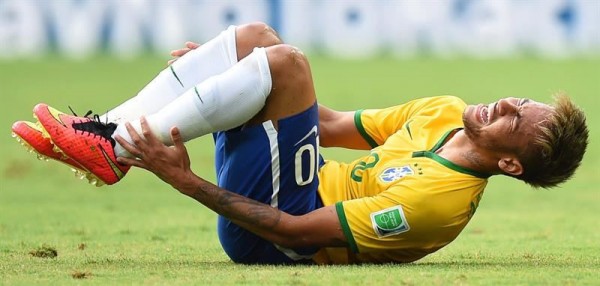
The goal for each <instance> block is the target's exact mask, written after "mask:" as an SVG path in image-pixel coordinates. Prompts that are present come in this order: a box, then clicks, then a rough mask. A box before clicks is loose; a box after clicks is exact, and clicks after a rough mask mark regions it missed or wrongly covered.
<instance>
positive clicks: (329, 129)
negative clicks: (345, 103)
mask: <svg viewBox="0 0 600 286" xmlns="http://www.w3.org/2000/svg"><path fill="white" fill-rule="evenodd" d="M319 128H320V130H319V132H320V135H319V144H320V145H321V146H323V147H342V148H348V149H358V150H370V149H371V146H369V143H367V141H366V140H365V139H364V138H363V137H362V136H361V134H360V133H359V132H358V129H356V125H355V124H354V111H336V110H333V109H331V108H328V107H326V106H323V105H319Z"/></svg>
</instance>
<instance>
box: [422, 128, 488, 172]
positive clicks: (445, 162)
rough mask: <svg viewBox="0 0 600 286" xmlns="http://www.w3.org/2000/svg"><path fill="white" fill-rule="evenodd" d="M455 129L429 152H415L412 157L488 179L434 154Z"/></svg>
mask: <svg viewBox="0 0 600 286" xmlns="http://www.w3.org/2000/svg"><path fill="white" fill-rule="evenodd" d="M455 130H456V129H452V130H450V131H448V132H446V133H445V134H444V135H443V136H442V138H441V139H440V140H439V141H438V142H437V143H436V144H435V146H433V148H431V150H429V151H417V152H413V154H412V157H413V158H416V157H427V158H430V159H433V160H434V161H436V162H438V163H440V164H442V165H444V166H446V167H447V168H450V169H452V170H454V171H457V172H459V173H463V174H467V175H471V176H475V177H478V178H482V179H487V178H489V177H490V175H487V174H484V173H480V172H477V171H474V170H471V169H468V168H464V167H461V166H459V165H456V164H454V163H452V162H450V161H448V160H446V159H445V158H442V157H440V155H438V154H436V153H435V152H436V151H437V150H438V149H440V147H442V145H443V144H444V142H446V139H447V138H448V136H449V135H450V133H452V132H454V131H455Z"/></svg>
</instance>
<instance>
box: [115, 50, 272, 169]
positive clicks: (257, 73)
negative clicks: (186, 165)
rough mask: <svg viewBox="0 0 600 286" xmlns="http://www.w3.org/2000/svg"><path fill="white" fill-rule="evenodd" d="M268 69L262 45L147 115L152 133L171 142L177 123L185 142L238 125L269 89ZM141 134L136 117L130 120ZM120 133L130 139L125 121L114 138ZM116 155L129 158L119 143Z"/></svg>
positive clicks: (262, 101)
mask: <svg viewBox="0 0 600 286" xmlns="http://www.w3.org/2000/svg"><path fill="white" fill-rule="evenodd" d="M271 85H272V82H271V72H270V70H269V62H268V60H267V53H266V50H265V48H255V49H254V51H253V52H252V53H251V54H250V55H248V56H247V57H245V58H244V59H242V60H241V61H240V62H239V63H237V64H236V65H234V66H233V67H231V68H230V69H229V70H227V71H225V72H224V73H222V74H220V75H217V76H213V77H211V78H209V79H207V80H206V81H204V82H202V83H200V84H199V85H197V86H195V87H194V88H192V89H190V90H188V91H187V92H185V93H184V94H183V95H181V96H180V97H178V98H177V99H175V100H174V101H173V102H171V103H170V104H168V105H167V106H165V107H164V108H163V109H161V110H160V111H158V112H157V113H155V114H152V115H149V116H148V117H147V121H148V125H149V126H150V129H151V130H152V132H153V133H154V134H156V135H157V136H158V138H159V139H160V140H161V141H162V142H163V143H165V144H168V145H171V144H172V141H171V133H170V131H171V128H172V127H173V126H177V127H178V128H179V130H180V132H181V135H182V138H183V140H184V141H188V140H190V139H193V138H197V137H200V136H202V135H205V134H209V133H212V132H215V131H223V130H229V129H231V128H234V127H237V126H240V125H242V124H244V123H245V122H247V121H248V120H250V119H251V118H252V117H254V115H256V114H257V113H258V112H259V111H260V110H261V109H262V108H263V106H264V105H265V101H266V99H267V96H268V95H269V93H270V92H271ZM131 124H132V125H133V127H134V128H135V129H136V131H137V132H138V133H139V134H141V125H140V121H139V120H134V121H131ZM117 134H118V135H120V136H121V137H123V138H124V139H125V140H127V141H129V142H132V140H131V137H130V136H129V133H128V132H127V129H126V128H125V125H124V124H119V126H117V129H116V130H115V133H114V134H113V137H114V136H115V135H117ZM115 154H116V155H117V156H125V157H131V154H129V152H127V151H126V150H125V149H124V148H123V147H122V146H121V145H119V144H117V145H116V146H115Z"/></svg>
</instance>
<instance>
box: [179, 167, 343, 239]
mask: <svg viewBox="0 0 600 286" xmlns="http://www.w3.org/2000/svg"><path fill="white" fill-rule="evenodd" d="M174 187H175V188H176V189H178V190H179V191H180V192H181V193H183V194H185V195H187V196H189V197H191V198H193V199H194V200H196V201H198V202H199V203H201V204H203V205H205V206H207V207H208V208H210V209H211V210H213V211H215V212H216V213H218V214H220V215H222V216H224V217H226V218H228V219H230V220H231V221H233V222H234V223H235V224H237V225H239V226H241V227H243V228H245V229H247V230H249V231H251V232H253V233H255V234H256V235H258V236H260V237H262V238H264V239H266V240H268V241H271V242H273V243H276V244H278V245H281V246H283V247H287V248H296V247H304V246H319V247H326V246H346V238H345V237H344V234H343V232H342V228H341V225H340V222H339V219H338V216H337V213H336V210H335V207H334V206H328V207H323V208H320V209H317V210H314V211H312V212H310V213H308V214H305V215H301V216H293V215H290V214H287V213H285V212H282V211H280V210H278V209H276V208H273V207H271V206H269V205H266V204H263V203H260V202H257V201H255V200H252V199H249V198H246V197H244V196H240V195H238V194H235V193H232V192H229V191H227V190H224V189H222V188H219V187H217V186H215V185H214V184H212V183H210V182H207V181H205V180H203V179H202V178H200V177H197V176H195V175H194V176H193V177H192V178H191V179H190V180H187V181H185V183H184V184H181V185H175V186H174Z"/></svg>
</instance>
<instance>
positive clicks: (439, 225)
mask: <svg viewBox="0 0 600 286" xmlns="http://www.w3.org/2000/svg"><path fill="white" fill-rule="evenodd" d="M416 193H418V192H416V191H414V190H410V189H407V188H406V187H404V186H398V187H392V188H390V189H388V190H387V191H385V192H383V193H381V194H379V195H377V196H373V197H365V198H360V199H355V200H350V201H343V202H338V203H336V211H337V214H338V217H339V219H340V224H341V226H342V230H343V232H344V235H345V237H346V239H347V241H348V244H349V247H350V249H351V250H352V251H353V252H355V253H369V252H377V251H382V250H391V249H393V250H401V249H415V248H419V249H438V248H440V247H442V246H443V245H446V244H447V243H449V242H450V241H452V240H453V239H454V238H455V237H456V235H457V234H458V232H460V229H461V228H462V226H461V225H463V224H462V223H461V224H448V223H447V221H445V218H447V217H448V216H446V215H444V212H443V210H442V209H437V208H436V207H435V205H438V206H440V205H443V202H439V204H436V203H435V202H430V201H427V202H426V201H425V200H424V199H422V197H423V196H420V195H418V194H416ZM442 208H443V207H442Z"/></svg>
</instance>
